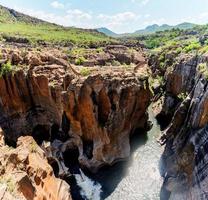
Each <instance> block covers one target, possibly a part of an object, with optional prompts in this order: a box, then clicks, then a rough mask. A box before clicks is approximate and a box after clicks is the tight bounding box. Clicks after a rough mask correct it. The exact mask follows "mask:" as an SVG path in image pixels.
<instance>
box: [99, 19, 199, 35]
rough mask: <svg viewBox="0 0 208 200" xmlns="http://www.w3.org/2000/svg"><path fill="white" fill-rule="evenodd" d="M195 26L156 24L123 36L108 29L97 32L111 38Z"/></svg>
mask: <svg viewBox="0 0 208 200" xmlns="http://www.w3.org/2000/svg"><path fill="white" fill-rule="evenodd" d="M195 26H197V24H193V23H188V22H184V23H181V24H177V25H175V26H172V25H168V24H163V25H161V26H160V25H158V24H153V25H150V26H147V27H146V28H145V29H141V30H137V31H135V32H134V33H125V34H117V33H115V32H113V31H111V30H109V29H108V28H98V29H97V31H99V32H101V33H104V34H106V35H108V36H111V37H119V36H135V35H144V34H151V33H155V32H157V31H165V30H171V29H173V28H177V29H181V30H186V29H191V28H193V27H195Z"/></svg>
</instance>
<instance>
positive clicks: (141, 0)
mask: <svg viewBox="0 0 208 200" xmlns="http://www.w3.org/2000/svg"><path fill="white" fill-rule="evenodd" d="M149 1H150V0H131V2H133V3H141V5H143V6H145V5H146V4H148V3H149Z"/></svg>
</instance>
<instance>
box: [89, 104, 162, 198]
mask: <svg viewBox="0 0 208 200" xmlns="http://www.w3.org/2000/svg"><path fill="white" fill-rule="evenodd" d="M149 120H150V121H151V122H152V123H153V127H152V129H151V130H150V131H149V132H147V133H142V132H139V131H138V132H136V133H135V134H134V136H133V137H132V138H131V156H130V158H129V159H128V160H127V161H124V162H119V163H117V164H115V165H114V166H111V167H105V168H103V169H101V170H100V171H99V172H98V173H97V174H96V175H93V176H90V178H91V179H92V180H94V181H96V182H98V183H99V184H101V186H102V192H101V199H105V200H127V199H128V200H158V199H160V190H161V187H162V183H163V179H162V177H161V175H160V170H159V169H160V167H159V163H160V158H161V155H162V152H163V148H162V147H161V146H160V145H159V144H158V143H157V139H158V137H159V135H160V132H161V130H160V126H159V124H158V123H157V121H156V119H155V117H154V114H153V111H152V107H151V106H150V108H149ZM88 176H89V175H88Z"/></svg>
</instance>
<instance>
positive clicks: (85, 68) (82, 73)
mask: <svg viewBox="0 0 208 200" xmlns="http://www.w3.org/2000/svg"><path fill="white" fill-rule="evenodd" d="M80 74H81V75H82V76H89V75H90V74H91V71H90V70H89V69H88V68H87V67H83V68H82V69H81V70H80Z"/></svg>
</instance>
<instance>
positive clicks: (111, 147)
mask: <svg viewBox="0 0 208 200" xmlns="http://www.w3.org/2000/svg"><path fill="white" fill-rule="evenodd" d="M16 54H17V55H16ZM16 54H15V52H11V53H10V54H9V55H10V58H12V62H13V63H14V62H16V64H18V63H21V64H22V65H24V64H25V63H27V66H28V65H29V66H30V67H29V69H24V71H23V70H17V72H15V73H13V74H9V75H4V76H3V77H2V78H1V79H0V112H1V116H0V125H1V127H2V129H3V130H4V132H5V140H6V143H7V144H11V145H13V146H15V144H16V142H17V140H18V138H19V137H20V136H26V135H30V136H33V137H34V139H35V140H36V141H37V143H38V144H41V143H42V142H43V141H44V140H46V141H53V140H54V139H58V140H60V141H62V142H67V146H68V148H73V149H76V150H77V151H78V154H79V156H78V159H79V162H80V164H81V165H82V166H83V167H87V168H88V169H90V170H92V171H93V170H96V169H98V168H99V167H100V166H102V165H104V164H112V163H114V162H115V161H116V160H119V159H123V158H126V157H127V156H128V155H129V153H130V145H129V136H130V134H132V133H133V132H134V131H135V130H136V129H137V128H145V127H146V125H147V119H148V115H147V113H146V110H147V107H148V106H149V104H150V99H151V92H150V90H149V87H148V81H147V79H148V77H145V76H144V75H143V76H140V75H138V74H135V73H133V72H131V71H129V72H124V71H122V70H113V69H110V70H109V69H107V68H106V69H105V70H103V71H96V72H93V73H92V74H90V76H86V77H84V76H80V75H79V73H76V71H75V70H73V68H72V67H71V66H69V65H68V64H66V63H67V62H66V60H65V59H64V58H63V57H61V56H60V55H59V54H58V53H55V55H54V54H52V55H51V54H47V56H46V55H45V54H40V53H38V54H37V53H36V54H35V53H34V52H29V54H27V55H25V54H24V55H23V56H22V54H20V53H16ZM6 55H7V54H6ZM14 55H16V56H14ZM5 57H6V56H5ZM14 57H15V58H16V59H14ZM20 57H22V58H20ZM6 58H7V57H6ZM66 149H67V148H66Z"/></svg>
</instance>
